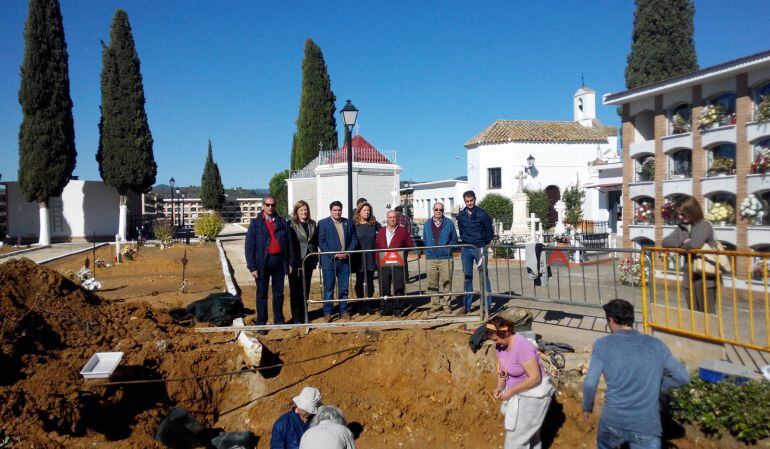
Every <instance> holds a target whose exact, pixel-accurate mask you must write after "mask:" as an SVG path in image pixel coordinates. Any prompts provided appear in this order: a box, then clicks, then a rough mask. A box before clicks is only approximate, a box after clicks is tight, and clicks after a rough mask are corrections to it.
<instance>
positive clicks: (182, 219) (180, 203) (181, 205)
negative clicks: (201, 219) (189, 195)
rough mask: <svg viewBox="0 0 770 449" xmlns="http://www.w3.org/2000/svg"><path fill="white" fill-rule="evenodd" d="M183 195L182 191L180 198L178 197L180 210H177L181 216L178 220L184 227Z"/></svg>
mask: <svg viewBox="0 0 770 449" xmlns="http://www.w3.org/2000/svg"><path fill="white" fill-rule="evenodd" d="M184 196H185V195H184V193H183V194H182V195H181V197H180V199H179V206H180V208H181V210H180V212H179V217H180V218H181V220H180V221H181V222H182V227H183V228H184V224H185V222H184Z"/></svg>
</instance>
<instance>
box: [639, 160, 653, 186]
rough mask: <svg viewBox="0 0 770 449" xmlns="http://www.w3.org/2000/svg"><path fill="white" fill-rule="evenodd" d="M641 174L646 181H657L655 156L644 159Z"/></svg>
mask: <svg viewBox="0 0 770 449" xmlns="http://www.w3.org/2000/svg"><path fill="white" fill-rule="evenodd" d="M641 174H642V178H643V180H645V181H652V180H654V179H655V156H648V157H647V158H645V159H644V161H643V162H642V166H641Z"/></svg>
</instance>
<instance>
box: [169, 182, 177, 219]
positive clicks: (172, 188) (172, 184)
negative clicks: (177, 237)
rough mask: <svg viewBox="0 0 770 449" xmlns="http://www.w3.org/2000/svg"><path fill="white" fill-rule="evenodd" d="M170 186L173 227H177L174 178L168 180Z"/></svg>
mask: <svg viewBox="0 0 770 449" xmlns="http://www.w3.org/2000/svg"><path fill="white" fill-rule="evenodd" d="M168 185H169V187H171V225H172V226H176V220H174V186H175V185H176V181H174V178H173V177H171V179H169V180H168Z"/></svg>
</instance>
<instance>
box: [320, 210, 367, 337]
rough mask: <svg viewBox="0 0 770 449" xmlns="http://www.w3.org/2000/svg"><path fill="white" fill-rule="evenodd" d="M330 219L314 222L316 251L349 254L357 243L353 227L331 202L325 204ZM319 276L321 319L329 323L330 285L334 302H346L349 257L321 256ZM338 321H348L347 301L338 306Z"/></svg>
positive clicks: (332, 307)
mask: <svg viewBox="0 0 770 449" xmlns="http://www.w3.org/2000/svg"><path fill="white" fill-rule="evenodd" d="M329 211H330V216H329V217H327V218H324V219H323V220H320V221H319V222H318V248H319V249H320V251H321V252H332V251H353V250H355V249H357V248H358V240H357V238H356V233H355V231H354V230H353V223H352V222H351V221H350V220H348V219H347V218H343V217H342V203H340V202H339V201H332V203H331V204H329ZM321 273H322V274H323V281H324V294H323V299H324V305H323V310H324V317H325V318H326V322H327V323H330V322H331V321H332V313H333V312H334V304H333V303H332V302H327V301H330V300H332V299H334V285H335V283H336V284H337V299H347V297H348V279H350V256H349V255H348V254H347V253H343V252H341V253H338V254H325V255H323V256H321ZM340 318H341V319H343V320H345V321H349V320H350V313H348V303H347V301H341V302H340Z"/></svg>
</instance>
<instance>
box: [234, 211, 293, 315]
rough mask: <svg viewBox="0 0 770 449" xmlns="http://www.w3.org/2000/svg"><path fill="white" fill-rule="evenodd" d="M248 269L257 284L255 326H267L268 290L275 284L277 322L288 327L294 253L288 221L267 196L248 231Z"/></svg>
mask: <svg viewBox="0 0 770 449" xmlns="http://www.w3.org/2000/svg"><path fill="white" fill-rule="evenodd" d="M245 251H246V267H247V268H248V269H249V271H250V272H251V275H252V276H254V279H256V281H257V319H256V321H255V324H257V325H262V324H266V323H267V289H268V287H269V283H270V282H272V283H273V321H274V322H275V324H284V317H283V282H284V278H285V276H286V273H291V272H292V269H293V267H292V266H293V265H296V264H295V263H294V250H293V247H292V245H291V243H290V241H289V233H288V225H287V224H286V220H284V219H283V218H282V217H281V216H279V215H278V211H277V210H276V201H275V198H273V197H272V196H267V197H265V200H264V202H263V203H262V212H261V213H260V214H259V215H257V218H253V219H252V220H251V223H250V224H249V230H248V231H247V232H246V244H245Z"/></svg>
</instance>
